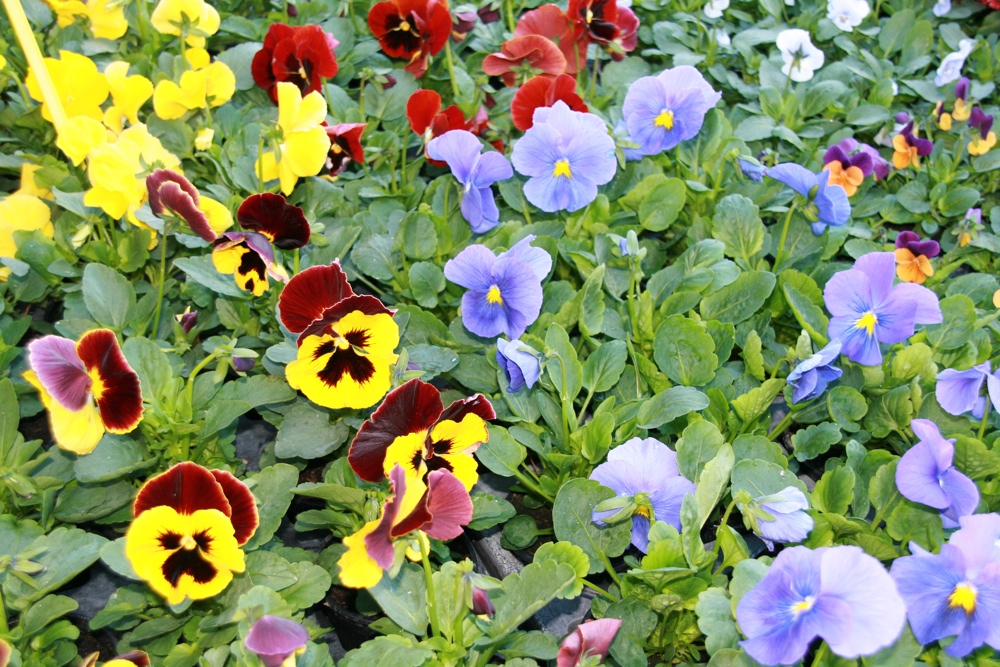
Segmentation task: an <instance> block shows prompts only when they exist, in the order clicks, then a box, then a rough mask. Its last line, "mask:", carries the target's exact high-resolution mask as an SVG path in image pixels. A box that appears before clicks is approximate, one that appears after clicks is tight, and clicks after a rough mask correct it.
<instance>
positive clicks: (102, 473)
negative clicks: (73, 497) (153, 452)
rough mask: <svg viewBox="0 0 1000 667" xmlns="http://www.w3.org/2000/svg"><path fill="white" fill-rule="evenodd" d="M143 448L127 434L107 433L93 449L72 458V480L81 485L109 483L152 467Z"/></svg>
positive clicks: (147, 453)
mask: <svg viewBox="0 0 1000 667" xmlns="http://www.w3.org/2000/svg"><path fill="white" fill-rule="evenodd" d="M154 465H155V463H154V462H153V461H151V460H150V456H149V451H148V450H147V449H146V447H145V446H144V445H143V444H141V443H139V442H136V441H135V440H133V439H132V438H130V437H128V436H123V435H113V434H111V433H107V434H105V435H104V437H103V438H101V441H100V442H99V443H97V448H96V449H95V450H94V451H92V452H91V453H90V454H88V455H87V456H80V457H78V458H77V459H76V460H75V461H73V473H74V475H75V476H76V479H77V480H78V481H80V482H83V483H85V484H94V483H97V482H110V481H113V480H116V479H118V478H120V477H124V476H126V475H128V474H129V473H133V472H135V471H137V470H143V469H145V468H150V467H152V466H154Z"/></svg>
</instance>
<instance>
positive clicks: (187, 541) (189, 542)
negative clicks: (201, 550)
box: [181, 535, 198, 551]
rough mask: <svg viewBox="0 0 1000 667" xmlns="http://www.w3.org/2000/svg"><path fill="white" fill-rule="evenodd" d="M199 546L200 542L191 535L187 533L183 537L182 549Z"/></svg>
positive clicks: (187, 549) (186, 549) (189, 549)
mask: <svg viewBox="0 0 1000 667" xmlns="http://www.w3.org/2000/svg"><path fill="white" fill-rule="evenodd" d="M197 548H198V542H196V541H195V539H194V538H193V537H191V536H190V535H185V536H184V537H182V538H181V549H184V550H185V551H191V550H192V549H197Z"/></svg>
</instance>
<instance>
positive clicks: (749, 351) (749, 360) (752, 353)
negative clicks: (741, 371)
mask: <svg viewBox="0 0 1000 667" xmlns="http://www.w3.org/2000/svg"><path fill="white" fill-rule="evenodd" d="M761 349H763V346H762V344H761V340H760V336H759V335H758V334H757V332H756V331H751V332H750V333H749V334H747V339H746V342H745V343H743V364H744V366H745V367H746V372H747V375H749V376H751V377H753V378H755V379H756V380H757V381H758V382H763V381H764V378H766V377H767V374H766V371H765V370H764V355H763V354H761Z"/></svg>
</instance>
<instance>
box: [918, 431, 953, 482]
mask: <svg viewBox="0 0 1000 667" xmlns="http://www.w3.org/2000/svg"><path fill="white" fill-rule="evenodd" d="M910 428H911V429H913V433H914V435H916V436H917V440H919V441H920V442H924V443H927V445H928V446H929V447H930V449H931V453H932V454H933V455H934V460H935V461H937V467H938V471H942V470H945V469H946V468H950V467H951V464H952V461H953V460H954V458H955V441H954V440H945V438H944V437H943V436H942V435H941V431H940V430H939V429H938V427H937V424H935V423H934V422H932V421H931V420H929V419H914V420H912V421H911V422H910Z"/></svg>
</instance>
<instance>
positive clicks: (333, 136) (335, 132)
mask: <svg viewBox="0 0 1000 667" xmlns="http://www.w3.org/2000/svg"><path fill="white" fill-rule="evenodd" d="M366 127H368V123H341V124H340V125H332V126H329V127H327V128H326V136H328V137H330V144H331V146H332V145H333V144H334V143H336V144H338V145H340V146H341V148H342V149H346V152H347V155H348V157H350V158H351V160H353V161H354V162H364V161H365V149H364V147H363V146H362V145H361V135H363V134H364V133H365V128H366ZM338 139H339V140H340V141H338Z"/></svg>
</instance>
